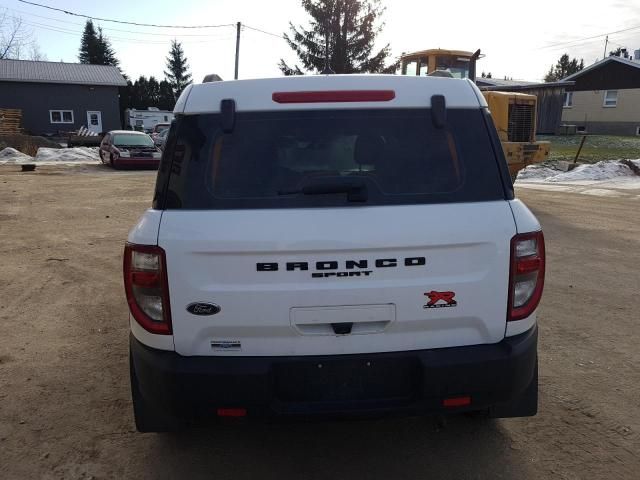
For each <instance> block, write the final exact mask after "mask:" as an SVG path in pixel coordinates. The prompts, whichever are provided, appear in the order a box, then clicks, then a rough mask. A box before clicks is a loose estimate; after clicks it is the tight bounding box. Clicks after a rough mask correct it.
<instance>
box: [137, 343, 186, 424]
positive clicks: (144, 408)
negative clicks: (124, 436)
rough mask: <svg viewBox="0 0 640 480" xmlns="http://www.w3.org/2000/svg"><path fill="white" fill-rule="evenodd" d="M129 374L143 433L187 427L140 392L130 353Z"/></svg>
mask: <svg viewBox="0 0 640 480" xmlns="http://www.w3.org/2000/svg"><path fill="white" fill-rule="evenodd" d="M129 374H130V378H131V400H132V403H133V417H134V420H135V424H136V429H137V430H138V432H141V433H149V432H156V433H160V432H176V431H180V430H182V429H184V428H185V427H186V425H185V423H184V422H182V421H181V420H179V419H178V418H176V417H174V416H172V415H169V414H167V413H165V412H162V411H160V409H159V408H157V407H156V406H155V405H153V404H151V403H150V402H148V401H147V400H146V399H145V398H144V397H143V396H142V393H141V392H140V389H139V387H138V378H137V377H136V372H135V367H134V364H133V359H132V358H131V355H129Z"/></svg>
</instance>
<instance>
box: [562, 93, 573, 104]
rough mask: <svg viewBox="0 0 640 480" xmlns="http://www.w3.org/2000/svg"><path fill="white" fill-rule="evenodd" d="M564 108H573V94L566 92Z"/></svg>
mask: <svg viewBox="0 0 640 480" xmlns="http://www.w3.org/2000/svg"><path fill="white" fill-rule="evenodd" d="M562 106H563V107H564V108H571V107H573V92H564V104H563V105H562Z"/></svg>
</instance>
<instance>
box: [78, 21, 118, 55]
mask: <svg viewBox="0 0 640 480" xmlns="http://www.w3.org/2000/svg"><path fill="white" fill-rule="evenodd" d="M78 58H79V60H80V63H90V64H93V65H113V66H115V67H117V66H118V63H119V62H118V59H117V58H116V55H115V53H114V51H113V48H112V47H111V42H109V40H108V39H107V37H105V36H104V34H103V33H102V27H98V30H97V31H96V29H95V27H94V26H93V22H92V21H91V20H87V23H86V24H85V26H84V32H83V33H82V38H81V39H80V55H78Z"/></svg>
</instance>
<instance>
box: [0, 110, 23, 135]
mask: <svg viewBox="0 0 640 480" xmlns="http://www.w3.org/2000/svg"><path fill="white" fill-rule="evenodd" d="M21 123H22V110H18V109H13V108H0V135H14V134H16V133H22V128H21V126H20V124H21Z"/></svg>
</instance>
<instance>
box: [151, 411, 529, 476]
mask: <svg viewBox="0 0 640 480" xmlns="http://www.w3.org/2000/svg"><path fill="white" fill-rule="evenodd" d="M148 446H149V447H150V448H151V449H152V450H153V451H154V454H153V461H152V462H150V464H149V465H146V466H145V467H146V471H147V472H148V473H149V474H150V478H191V479H193V478H214V477H215V478H216V479H224V478H234V479H237V478H256V477H258V476H259V478H261V479H271V478H273V479H278V480H282V479H300V478H304V479H307V478H311V479H313V478H318V479H329V478H330V479H342V478H352V479H358V478H367V479H378V478H380V479H386V480H389V479H393V480H396V479H404V478H421V479H427V478H428V479H433V478H448V479H458V478H459V479H467V478H474V479H475V478H488V479H496V478H529V477H530V475H529V474H528V471H527V468H528V467H527V463H528V460H527V459H526V458H525V455H523V452H521V451H518V450H514V449H512V445H511V439H510V437H509V434H508V433H507V432H506V431H505V430H504V429H503V428H502V426H501V423H500V421H496V420H488V419H478V418H469V417H465V416H456V417H451V418H449V419H448V420H447V424H446V426H444V427H442V426H439V424H438V422H437V421H436V419H435V418H434V417H425V418H401V419H381V420H361V421H340V422H326V423H319V422H314V423H297V424H258V425H255V424H246V425H222V426H218V427H215V428H212V429H208V430H194V431H190V432H185V433H182V434H179V435H158V436H156V437H155V439H154V440H153V441H152V442H151V444H150V445H148Z"/></svg>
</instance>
